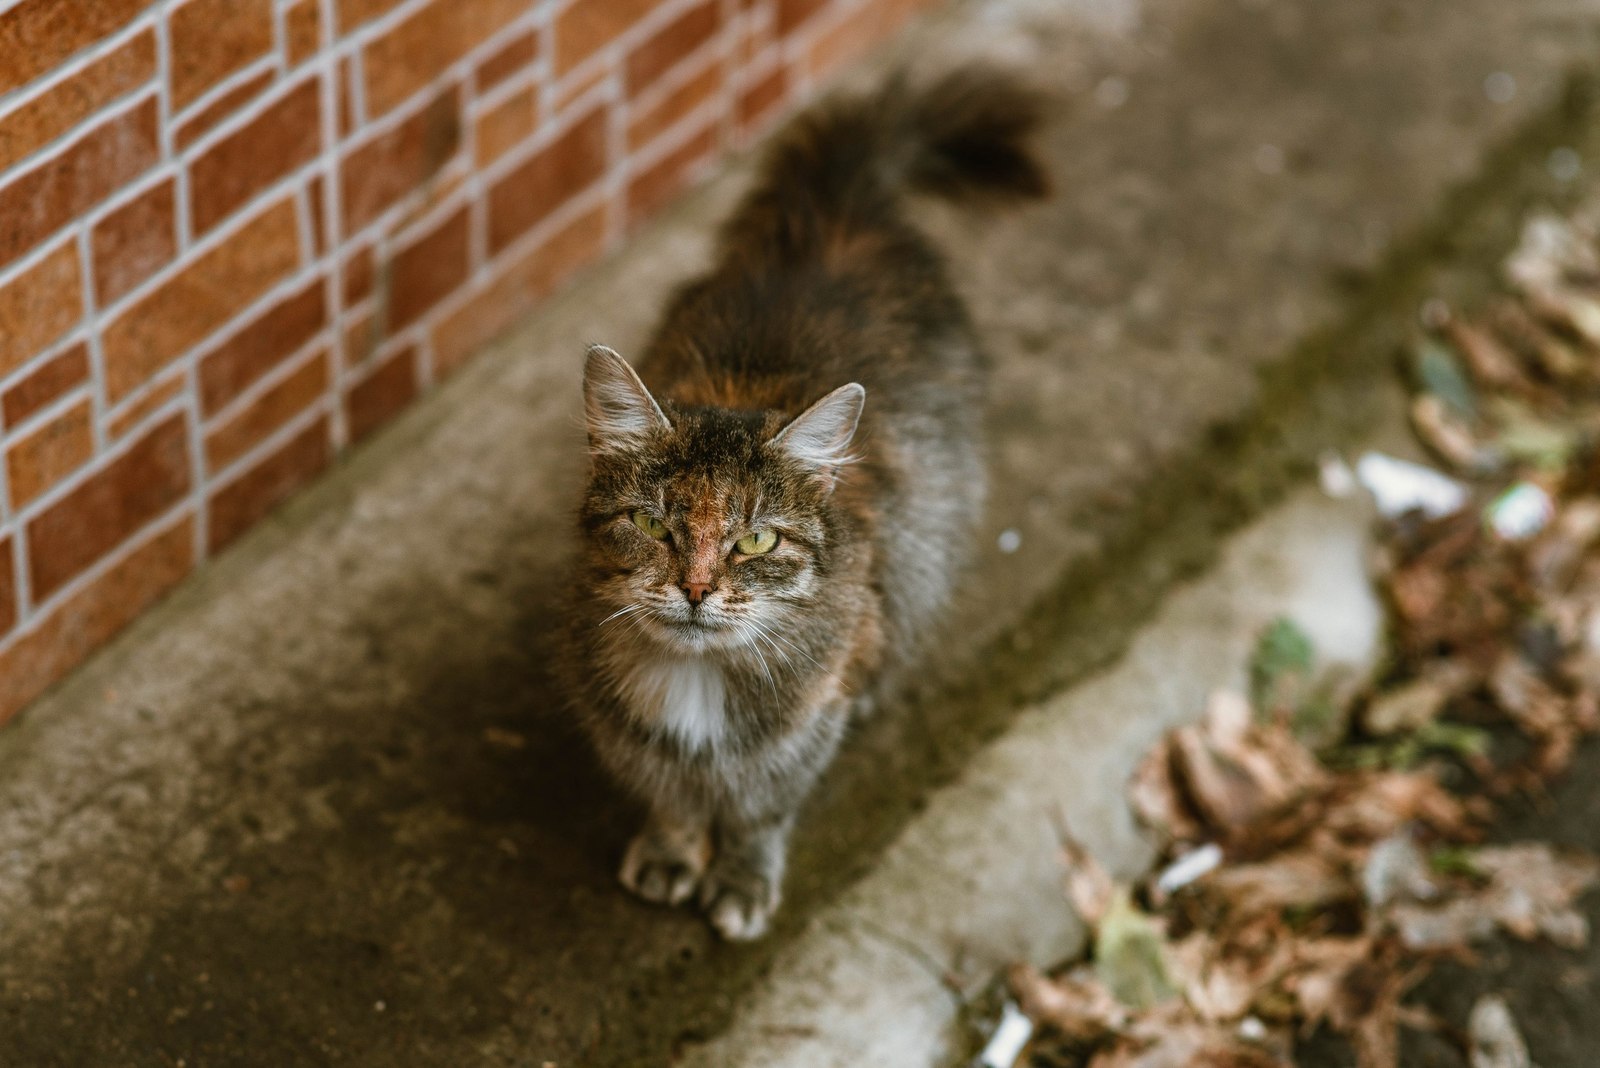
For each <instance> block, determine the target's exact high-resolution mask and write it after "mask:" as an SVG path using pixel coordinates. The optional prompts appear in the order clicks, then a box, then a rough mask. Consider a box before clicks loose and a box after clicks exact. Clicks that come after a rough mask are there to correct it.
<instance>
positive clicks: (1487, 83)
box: [1483, 70, 1517, 104]
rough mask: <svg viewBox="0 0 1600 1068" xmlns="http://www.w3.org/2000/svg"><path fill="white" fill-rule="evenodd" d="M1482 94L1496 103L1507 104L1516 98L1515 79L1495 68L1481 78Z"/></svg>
mask: <svg viewBox="0 0 1600 1068" xmlns="http://www.w3.org/2000/svg"><path fill="white" fill-rule="evenodd" d="M1483 95H1484V96H1486V97H1488V98H1489V99H1490V100H1492V101H1494V102H1495V103H1496V104H1509V103H1511V102H1512V101H1513V100H1515V99H1516V98H1517V79H1515V78H1513V77H1512V76H1511V75H1510V74H1508V73H1506V72H1505V71H1503V70H1497V71H1495V72H1494V73H1493V74H1491V75H1489V76H1488V77H1487V78H1485V79H1484V80H1483Z"/></svg>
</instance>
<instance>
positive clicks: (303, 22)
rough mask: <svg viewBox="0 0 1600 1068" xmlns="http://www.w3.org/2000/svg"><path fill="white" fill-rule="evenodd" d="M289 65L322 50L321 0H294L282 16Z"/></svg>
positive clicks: (306, 58) (297, 63)
mask: <svg viewBox="0 0 1600 1068" xmlns="http://www.w3.org/2000/svg"><path fill="white" fill-rule="evenodd" d="M283 25H284V30H285V31H286V36H287V38H288V40H287V41H286V42H285V45H286V47H287V51H288V59H289V65H290V66H291V67H293V66H297V65H299V64H301V63H304V62H305V61H306V60H308V59H310V58H311V57H312V56H314V55H316V54H317V53H318V52H319V51H321V50H322V3H321V0H296V2H295V4H294V6H292V7H290V8H289V10H288V11H287V12H285V13H284V16H283Z"/></svg>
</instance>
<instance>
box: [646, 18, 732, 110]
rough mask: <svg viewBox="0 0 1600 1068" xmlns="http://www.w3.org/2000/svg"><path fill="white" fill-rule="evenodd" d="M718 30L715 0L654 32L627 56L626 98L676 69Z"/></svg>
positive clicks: (720, 21) (718, 21)
mask: <svg viewBox="0 0 1600 1068" xmlns="http://www.w3.org/2000/svg"><path fill="white" fill-rule="evenodd" d="M721 27H722V8H721V5H720V4H719V3H718V0H704V2H703V3H701V4H699V5H698V6H696V7H692V8H690V9H689V10H688V11H685V12H684V13H683V14H681V15H679V16H678V17H677V18H675V19H673V20H672V21H671V22H669V23H667V24H666V25H665V26H663V27H662V28H661V29H659V30H657V31H656V32H655V33H654V34H652V35H651V36H650V37H649V38H648V39H647V40H645V41H644V43H642V44H640V45H638V46H637V47H635V48H634V50H633V51H632V52H630V53H629V54H628V63H627V67H626V71H627V77H628V92H629V94H633V93H637V92H639V91H640V90H641V89H644V88H645V87H646V86H648V85H650V84H652V83H653V82H654V81H655V80H656V79H657V78H659V77H661V76H662V75H663V74H665V73H666V72H667V71H669V70H671V69H672V68H673V67H675V66H677V65H678V63H679V62H681V61H682V60H684V59H685V58H687V57H688V56H689V54H690V53H691V52H693V51H694V50H695V49H697V48H699V47H700V46H701V45H703V44H705V43H706V42H707V41H709V40H711V39H712V38H713V37H715V36H716V35H717V31H718V30H719V29H721Z"/></svg>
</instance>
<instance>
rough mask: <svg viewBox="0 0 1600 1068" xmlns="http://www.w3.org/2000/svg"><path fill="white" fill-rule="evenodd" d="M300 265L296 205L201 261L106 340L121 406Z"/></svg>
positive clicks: (108, 369)
mask: <svg viewBox="0 0 1600 1068" xmlns="http://www.w3.org/2000/svg"><path fill="white" fill-rule="evenodd" d="M299 263H300V230H299V224H298V222H297V220H296V218H295V209H294V202H293V200H280V201H279V202H278V203H276V204H274V205H272V206H271V207H269V208H267V209H266V210H264V211H262V212H261V213H260V214H259V215H257V216H256V217H255V218H253V219H251V220H250V221H249V222H248V223H246V224H245V225H244V226H241V227H240V228H239V229H238V230H236V231H235V232H234V233H232V234H230V235H229V236H228V237H227V239H226V240H224V241H223V242H221V243H220V244H218V245H217V246H215V247H213V248H211V249H209V250H208V251H206V252H204V253H202V254H200V255H199V256H196V257H193V258H192V259H191V260H190V261H189V263H188V264H187V265H186V266H185V267H184V268H183V270H181V271H179V272H178V273H177V274H175V275H174V276H172V277H171V278H169V279H167V280H166V281H165V282H164V283H162V284H161V285H160V286H159V287H158V288H156V289H155V290H154V291H152V292H150V293H148V294H147V295H145V296H144V297H143V298H141V299H140V300H139V301H137V302H136V303H135V304H134V305H133V306H132V307H130V308H129V309H128V310H127V311H125V312H123V313H122V315H121V316H119V317H118V318H117V319H115V320H114V321H113V322H112V323H111V324H110V325H109V326H107V327H106V328H105V330H104V332H103V334H102V349H103V354H104V357H105V376H106V395H107V397H108V399H109V400H110V401H112V402H113V403H114V402H115V401H117V400H118V399H120V398H122V397H124V396H126V395H127V394H128V393H129V392H130V391H132V390H133V389H134V387H136V386H138V385H139V384H140V383H143V382H146V381H148V380H149V379H150V378H151V377H152V376H153V375H154V374H155V373H156V372H157V371H158V370H160V369H161V368H162V367H165V366H166V365H167V364H168V363H170V362H172V361H173V360H175V359H177V357H178V356H179V355H181V354H182V353H183V352H184V350H186V349H188V348H189V347H190V346H192V345H195V344H198V343H199V342H200V341H202V340H204V339H205V337H206V335H208V334H210V333H211V332H212V331H214V330H216V329H217V328H218V327H221V326H222V325H223V324H224V323H226V322H227V321H228V320H229V319H231V318H233V317H234V316H235V315H237V314H238V313H239V312H240V311H242V310H243V309H244V308H245V307H246V306H247V305H248V304H250V302H251V301H253V300H255V299H256V298H257V297H259V296H261V294H263V293H265V292H266V291H267V290H269V289H271V288H272V286H273V285H275V284H276V283H277V282H279V281H280V280H281V279H283V278H284V277H285V276H286V275H288V274H289V273H291V272H292V271H294V270H295V268H296V267H298V266H299Z"/></svg>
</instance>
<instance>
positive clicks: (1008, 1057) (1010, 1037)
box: [977, 1001, 1033, 1068]
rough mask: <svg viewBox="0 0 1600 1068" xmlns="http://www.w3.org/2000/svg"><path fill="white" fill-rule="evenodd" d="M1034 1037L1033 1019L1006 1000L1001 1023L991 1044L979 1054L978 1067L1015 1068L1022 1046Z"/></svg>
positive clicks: (992, 1037)
mask: <svg viewBox="0 0 1600 1068" xmlns="http://www.w3.org/2000/svg"><path fill="white" fill-rule="evenodd" d="M1032 1037H1033V1021H1032V1020H1030V1019H1028V1017H1027V1016H1025V1015H1024V1014H1023V1012H1022V1010H1021V1009H1019V1008H1017V1007H1016V1005H1014V1004H1013V1003H1011V1002H1009V1001H1008V1002H1006V1003H1005V1007H1004V1008H1003V1009H1001V1011H1000V1025H999V1026H998V1027H996V1028H995V1029H994V1034H993V1035H991V1036H989V1044H988V1045H987V1046H984V1047H983V1052H982V1053H980V1054H978V1065H977V1068H1015V1065H1016V1063H1017V1058H1018V1057H1019V1056H1021V1055H1022V1047H1024V1046H1026V1045H1027V1044H1028V1039H1030V1038H1032Z"/></svg>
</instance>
